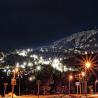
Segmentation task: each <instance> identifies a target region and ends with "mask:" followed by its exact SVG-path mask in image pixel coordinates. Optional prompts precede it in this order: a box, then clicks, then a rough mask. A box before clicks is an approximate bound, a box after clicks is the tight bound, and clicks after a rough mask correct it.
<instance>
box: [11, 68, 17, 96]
mask: <svg viewBox="0 0 98 98" xmlns="http://www.w3.org/2000/svg"><path fill="white" fill-rule="evenodd" d="M17 72H18V68H15V69H14V70H13V78H12V80H11V85H12V98H13V93H14V86H15V85H16V73H17Z"/></svg>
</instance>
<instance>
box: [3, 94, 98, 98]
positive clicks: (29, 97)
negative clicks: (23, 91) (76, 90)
mask: <svg viewBox="0 0 98 98" xmlns="http://www.w3.org/2000/svg"><path fill="white" fill-rule="evenodd" d="M3 98H4V97H3ZM5 98H11V97H7V96H6V97H5ZM14 98H38V96H36V95H22V96H15V97H14ZM39 98H98V94H93V95H90V94H89V95H87V97H86V96H85V95H79V94H71V95H70V96H68V95H63V94H58V95H45V96H44V95H40V96H39Z"/></svg>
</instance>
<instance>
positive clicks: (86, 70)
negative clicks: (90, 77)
mask: <svg viewBox="0 0 98 98" xmlns="http://www.w3.org/2000/svg"><path fill="white" fill-rule="evenodd" d="M90 67H91V62H89V61H87V62H85V75H86V79H85V81H84V87H85V90H84V91H85V94H86V98H87V72H88V70H89V69H90Z"/></svg>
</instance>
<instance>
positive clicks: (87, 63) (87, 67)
mask: <svg viewBox="0 0 98 98" xmlns="http://www.w3.org/2000/svg"><path fill="white" fill-rule="evenodd" d="M90 67H91V63H90V62H89V61H87V62H86V63H85V69H86V70H88V69H89V68H90Z"/></svg>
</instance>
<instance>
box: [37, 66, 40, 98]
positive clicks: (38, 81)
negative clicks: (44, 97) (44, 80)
mask: <svg viewBox="0 0 98 98" xmlns="http://www.w3.org/2000/svg"><path fill="white" fill-rule="evenodd" d="M36 70H37V71H38V80H37V95H38V98H39V93H40V80H39V72H40V70H41V66H37V68H36Z"/></svg>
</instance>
